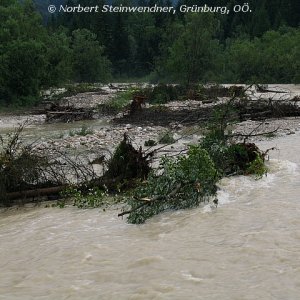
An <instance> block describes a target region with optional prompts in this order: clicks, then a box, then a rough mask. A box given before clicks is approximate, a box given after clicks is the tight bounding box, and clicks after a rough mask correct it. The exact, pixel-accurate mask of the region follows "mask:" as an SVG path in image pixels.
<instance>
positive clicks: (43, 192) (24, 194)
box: [6, 185, 66, 200]
mask: <svg viewBox="0 0 300 300" xmlns="http://www.w3.org/2000/svg"><path fill="white" fill-rule="evenodd" d="M64 188H66V186H65V185H61V186H54V187H48V188H41V189H35V190H26V191H19V192H12V193H7V194H6V196H7V198H8V199H9V200H15V199H23V198H32V197H40V196H47V195H53V194H57V193H59V192H61V191H62V190H63V189H64Z"/></svg>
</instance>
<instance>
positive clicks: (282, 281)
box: [0, 135, 300, 300]
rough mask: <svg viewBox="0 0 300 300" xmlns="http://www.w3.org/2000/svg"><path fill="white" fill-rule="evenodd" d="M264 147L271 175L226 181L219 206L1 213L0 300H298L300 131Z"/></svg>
mask: <svg viewBox="0 0 300 300" xmlns="http://www.w3.org/2000/svg"><path fill="white" fill-rule="evenodd" d="M260 146H261V147H262V148H265V149H266V148H268V147H271V146H277V147H278V148H279V149H280V151H275V152H273V153H272V155H271V158H272V159H271V160H270V162H269V168H270V172H269V175H268V176H267V177H264V178H263V179H261V180H259V181H255V180H254V179H251V178H246V177H237V178H231V179H225V180H223V181H222V182H221V184H220V186H221V190H220V192H219V200H220V206H219V207H218V209H217V210H216V209H212V208H211V207H210V206H209V205H207V206H205V207H202V208H197V209H193V210H188V211H179V212H170V213H166V214H162V215H160V216H157V217H155V218H153V219H151V220H150V221H148V222H147V223H146V224H145V225H142V226H135V225H128V224H126V222H125V220H122V219H118V218H117V212H118V210H114V209H111V210H109V211H106V212H103V211H100V210H99V209H95V210H78V209H75V208H73V207H70V208H65V209H59V208H42V207H39V208H34V209H25V208H23V209H18V210H16V209H11V210H8V211H1V213H0V270H1V272H0V299H205V300H210V299H214V300H220V299H222V300H226V299H228V300H234V299H236V300H241V299H245V300H246V299H247V300H250V299H251V300H252V299H278V300H283V299H285V300H286V299H293V300H296V299H299V295H300V218H299V214H300V185H299V180H300V173H299V164H300V156H299V154H298V149H299V147H300V136H299V135H293V136H288V137H284V138H280V139H277V140H273V141H269V142H263V143H261V144H260Z"/></svg>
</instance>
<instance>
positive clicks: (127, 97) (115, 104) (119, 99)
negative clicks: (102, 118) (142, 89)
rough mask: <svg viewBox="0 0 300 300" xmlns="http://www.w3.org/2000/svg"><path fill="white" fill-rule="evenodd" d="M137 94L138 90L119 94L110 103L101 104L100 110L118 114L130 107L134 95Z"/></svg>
mask: <svg viewBox="0 0 300 300" xmlns="http://www.w3.org/2000/svg"><path fill="white" fill-rule="evenodd" d="M136 92H137V90H136V89H128V90H126V91H124V92H120V93H117V94H116V96H115V97H113V98H112V99H110V100H109V101H108V102H106V103H105V104H101V105H100V106H99V109H100V110H105V109H106V110H108V111H111V112H114V113H118V112H120V111H122V110H123V109H124V108H125V107H126V106H127V105H129V103H130V101H131V100H132V98H133V95H134V93H136Z"/></svg>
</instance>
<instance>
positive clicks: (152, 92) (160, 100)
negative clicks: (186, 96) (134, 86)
mask: <svg viewBox="0 0 300 300" xmlns="http://www.w3.org/2000/svg"><path fill="white" fill-rule="evenodd" d="M184 91H185V88H183V87H182V86H180V85H171V84H158V85H156V86H154V87H153V88H148V89H145V90H143V93H144V94H145V96H146V97H147V99H148V101H149V102H150V103H151V104H165V103H168V102H170V101H175V100H178V98H179V97H180V96H181V95H183V93H184Z"/></svg>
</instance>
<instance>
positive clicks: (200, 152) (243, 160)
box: [119, 93, 268, 224]
mask: <svg viewBox="0 0 300 300" xmlns="http://www.w3.org/2000/svg"><path fill="white" fill-rule="evenodd" d="M237 98H238V94H237V93H235V94H234V95H233V97H232V98H231V99H230V100H229V101H228V102H227V103H226V104H224V105H223V106H222V107H221V109H220V111H219V113H217V114H216V116H215V119H214V122H212V123H211V125H210V126H209V132H208V133H207V135H206V136H205V138H204V139H203V140H202V141H201V142H200V143H199V144H198V145H196V146H190V148H189V149H188V152H187V154H186V155H180V156H178V157H176V158H166V157H165V158H163V159H162V161H161V165H160V168H159V169H158V170H155V171H152V172H151V173H150V175H149V176H148V178H147V180H146V181H145V182H144V183H143V184H142V185H141V186H139V187H138V188H136V189H135V190H134V191H133V193H132V196H131V197H129V198H128V201H127V204H128V205H127V206H126V207H125V208H124V209H123V211H122V212H121V213H119V216H124V215H128V219H127V220H128V221H129V222H130V223H137V224H139V223H144V222H145V221H146V220H147V219H148V218H150V217H152V216H154V215H156V214H158V213H160V212H163V211H165V210H170V209H173V210H174V209H175V210H176V209H182V208H191V207H195V206H198V205H199V204H200V203H203V202H205V201H207V200H209V199H213V198H214V197H216V192H217V186H216V184H217V181H218V180H219V179H220V178H222V177H223V176H230V175H249V174H254V175H255V176H256V178H260V177H262V176H263V175H264V174H266V172H267V168H266V166H265V156H266V153H267V152H268V151H267V152H262V151H261V150H260V149H259V148H258V147H257V146H256V145H255V144H254V143H249V142H247V141H248V138H249V137H251V136H252V134H253V132H251V133H250V134H249V135H245V136H243V142H238V141H237V139H234V137H233V135H232V134H231V132H230V131H229V130H228V125H229V124H231V123H232V122H234V119H232V110H234V109H235V105H234V104H235V103H234V102H235V100H236V99H237ZM236 137H237V136H236ZM213 202H214V203H215V204H216V205H217V204H218V200H217V199H216V198H215V199H214V200H213Z"/></svg>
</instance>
